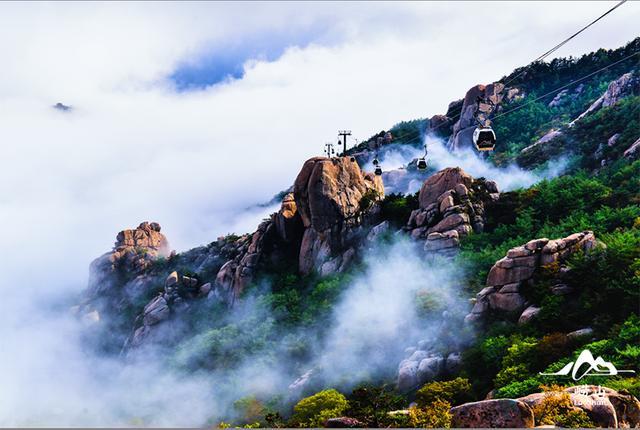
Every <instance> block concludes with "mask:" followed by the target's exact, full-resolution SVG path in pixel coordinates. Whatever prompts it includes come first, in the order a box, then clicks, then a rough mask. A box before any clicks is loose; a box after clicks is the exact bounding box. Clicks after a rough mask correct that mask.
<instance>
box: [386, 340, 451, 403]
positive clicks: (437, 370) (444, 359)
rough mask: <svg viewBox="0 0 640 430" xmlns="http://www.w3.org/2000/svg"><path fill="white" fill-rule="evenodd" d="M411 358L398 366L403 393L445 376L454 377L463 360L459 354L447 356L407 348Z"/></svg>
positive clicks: (400, 389) (399, 384)
mask: <svg viewBox="0 0 640 430" xmlns="http://www.w3.org/2000/svg"><path fill="white" fill-rule="evenodd" d="M407 352H409V353H410V355H409V357H408V358H406V359H404V360H402V361H401V362H400V365H399V366H398V390H399V391H401V392H404V391H410V390H413V389H416V388H418V387H419V386H420V385H422V384H424V383H425V382H428V381H433V380H435V379H438V378H440V377H441V376H443V375H454V374H455V373H456V372H458V371H459V369H460V366H461V364H462V358H461V356H460V354H459V353H457V352H452V353H449V354H446V355H442V354H441V353H438V352H435V351H429V350H428V349H416V348H413V347H412V348H407Z"/></svg>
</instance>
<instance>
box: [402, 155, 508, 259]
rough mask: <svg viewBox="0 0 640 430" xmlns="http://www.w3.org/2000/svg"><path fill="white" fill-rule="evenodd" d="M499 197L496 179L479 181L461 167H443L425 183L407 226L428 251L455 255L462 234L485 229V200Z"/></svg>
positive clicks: (412, 235)
mask: <svg viewBox="0 0 640 430" xmlns="http://www.w3.org/2000/svg"><path fill="white" fill-rule="evenodd" d="M498 197H499V194H498V189H497V186H496V184H495V183H494V182H491V181H484V180H482V181H481V180H476V179H474V178H473V177H471V175H469V174H467V173H466V172H464V171H463V170H462V169H460V168H459V167H456V168H447V169H444V170H441V171H440V172H438V173H436V174H435V175H433V176H431V177H429V178H428V179H427V180H426V181H425V182H424V183H423V185H422V188H421V189H420V194H419V197H418V198H419V202H420V207H419V208H418V209H416V210H414V211H413V212H411V216H410V218H409V221H408V223H407V226H406V229H407V230H408V231H409V233H410V235H411V237H413V238H414V239H416V240H424V241H425V243H424V249H425V251H427V252H430V253H438V254H441V255H452V254H454V253H455V252H456V251H457V249H458V244H459V241H460V237H462V236H465V235H467V234H469V233H471V232H472V231H478V232H480V231H482V230H483V229H484V222H485V220H484V210H485V203H486V202H488V201H489V200H496V199H498Z"/></svg>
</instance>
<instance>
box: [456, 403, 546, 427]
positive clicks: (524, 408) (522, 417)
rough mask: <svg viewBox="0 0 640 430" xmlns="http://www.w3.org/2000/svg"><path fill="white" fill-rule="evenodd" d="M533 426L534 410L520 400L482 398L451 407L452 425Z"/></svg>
mask: <svg viewBox="0 0 640 430" xmlns="http://www.w3.org/2000/svg"><path fill="white" fill-rule="evenodd" d="M533 426H534V419H533V410H532V409H531V407H529V405H527V404H526V403H525V402H522V401H520V400H513V399H494V400H482V401H480V402H472V403H465V404H463V405H460V406H456V407H454V408H451V427H458V428H531V427H533Z"/></svg>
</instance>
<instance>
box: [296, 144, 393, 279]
mask: <svg viewBox="0 0 640 430" xmlns="http://www.w3.org/2000/svg"><path fill="white" fill-rule="evenodd" d="M293 189H294V191H293V193H294V198H295V204H296V208H297V211H298V213H299V215H300V218H301V219H302V223H303V225H304V233H303V236H302V243H301V245H300V253H299V260H298V268H299V270H300V272H301V273H303V274H307V273H309V272H311V271H312V270H313V269H314V268H315V269H318V268H319V269H320V272H321V273H323V274H329V273H332V272H335V271H337V270H340V268H341V267H343V266H344V265H345V264H348V262H349V261H350V259H351V258H352V257H353V254H354V252H355V251H354V250H353V248H352V247H351V245H352V242H353V240H354V239H355V238H356V237H357V236H358V234H359V233H361V231H360V230H359V226H361V225H362V224H363V222H365V220H366V217H367V215H368V214H369V212H370V211H369V209H370V208H371V206H372V205H373V204H374V203H375V202H376V201H378V200H380V199H382V198H383V197H384V186H383V185H382V180H381V179H380V177H378V176H375V175H373V174H371V173H368V174H363V173H362V171H361V170H360V167H359V166H358V164H357V163H355V162H353V161H351V159H350V157H340V158H331V159H329V158H321V157H316V158H312V159H310V160H307V162H306V163H305V164H304V166H303V167H302V170H301V171H300V173H299V174H298V177H297V178H296V180H295V183H294V187H293Z"/></svg>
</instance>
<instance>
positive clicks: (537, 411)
mask: <svg viewBox="0 0 640 430" xmlns="http://www.w3.org/2000/svg"><path fill="white" fill-rule="evenodd" d="M552 389H553V390H554V391H548V392H546V393H545V394H544V398H543V400H542V401H541V402H540V403H538V404H537V405H535V406H534V407H533V416H534V419H535V422H536V424H537V425H554V426H559V427H566V428H590V427H596V426H595V424H594V423H593V422H592V421H591V419H589V416H588V415H587V414H586V412H585V411H583V410H582V409H577V408H576V407H574V406H573V404H572V403H571V399H570V398H569V394H568V393H563V392H559V391H557V390H559V389H561V388H560V387H557V386H556V387H552Z"/></svg>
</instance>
